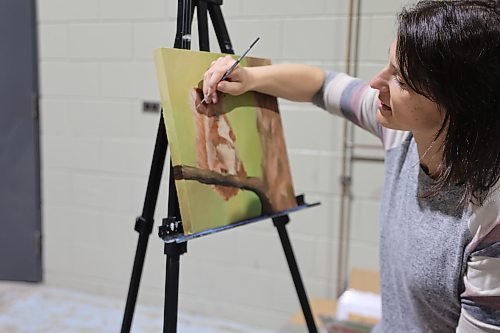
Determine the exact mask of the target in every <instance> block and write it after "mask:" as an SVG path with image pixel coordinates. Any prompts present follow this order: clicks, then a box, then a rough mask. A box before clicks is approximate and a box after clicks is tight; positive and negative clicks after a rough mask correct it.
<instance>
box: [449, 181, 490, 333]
mask: <svg viewBox="0 0 500 333" xmlns="http://www.w3.org/2000/svg"><path fill="white" fill-rule="evenodd" d="M469 230H470V231H471V233H472V235H474V236H473V239H472V241H471V242H470V243H469V245H468V246H467V249H466V252H467V253H470V255H469V258H468V261H467V269H466V273H465V276H464V285H465V291H464V292H463V293H462V295H461V302H462V315H461V319H460V320H461V322H462V323H461V324H459V327H458V328H457V331H458V332H461V330H460V329H461V325H464V327H468V326H470V325H474V327H475V328H477V329H478V332H490V331H491V332H500V183H498V184H497V186H496V187H495V190H494V191H492V193H491V195H490V196H489V197H488V199H487V200H486V201H485V203H484V204H483V205H482V206H481V207H477V208H473V215H472V217H471V219H470V221H469ZM462 331H464V332H465V330H462Z"/></svg>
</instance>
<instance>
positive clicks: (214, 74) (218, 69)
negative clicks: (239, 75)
mask: <svg viewBox="0 0 500 333" xmlns="http://www.w3.org/2000/svg"><path fill="white" fill-rule="evenodd" d="M234 62H235V60H234V59H233V58H232V57H231V56H225V57H221V58H219V59H217V60H215V61H213V62H212V63H211V66H210V68H209V69H208V70H207V71H206V72H205V75H204V76H203V95H204V98H205V103H217V90H218V84H219V82H220V80H221V79H222V77H223V76H224V74H225V73H226V71H227V70H228V69H229V68H230V67H231V66H232V65H233V64H234ZM236 70H237V69H235V71H236Z"/></svg>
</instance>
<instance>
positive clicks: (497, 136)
mask: <svg viewBox="0 0 500 333" xmlns="http://www.w3.org/2000/svg"><path fill="white" fill-rule="evenodd" d="M389 58H390V61H389V64H388V65H387V66H386V67H385V68H384V69H383V70H382V71H381V72H380V73H378V74H377V75H376V76H375V77H374V78H373V79H372V81H371V83H370V86H371V88H370V86H368V85H367V84H365V83H363V82H362V81H361V80H358V79H354V78H351V77H349V76H347V75H345V74H340V73H332V72H327V73H325V72H324V71H323V70H321V69H318V68H314V67H310V66H305V65H294V64H286V65H274V66H265V67H256V68H241V67H240V68H238V69H236V70H235V71H234V72H233V73H232V75H231V76H230V77H229V80H227V81H223V82H220V83H219V80H220V78H221V77H222V75H223V74H224V73H225V71H226V70H227V69H228V68H229V67H230V66H231V65H232V63H233V62H234V60H233V59H232V58H230V57H225V58H220V59H218V60H217V61H215V62H214V63H213V64H212V66H211V68H210V69H209V70H208V71H207V73H206V74H205V78H204V86H203V91H204V94H205V96H206V100H207V103H213V102H216V101H217V98H218V97H217V93H216V91H217V90H218V91H221V92H224V93H230V94H234V95H237V94H241V93H243V92H246V91H249V90H255V91H260V92H263V93H267V94H271V95H274V96H278V97H282V98H286V99H289V100H293V101H312V102H314V103H315V104H317V105H318V106H320V107H322V108H324V109H326V110H327V111H329V112H332V113H335V114H337V115H340V116H343V117H345V118H347V119H349V120H351V121H352V122H354V123H355V124H356V125H358V126H360V127H362V128H364V129H366V130H368V131H370V132H371V133H373V134H375V135H377V136H378V137H379V138H380V139H381V140H382V142H383V145H384V148H385V151H386V155H385V163H386V172H385V186H384V193H383V199H382V208H381V241H380V244H381V253H380V258H381V268H380V273H381V281H382V320H381V322H380V323H379V324H378V325H377V327H376V329H375V331H376V332H452V331H454V330H456V331H457V332H500V182H499V178H500V4H499V1H492V0H490V1H487V0H483V1H479V0H477V1H421V2H419V3H418V4H417V5H416V6H415V7H413V8H411V9H408V10H403V12H402V13H401V14H400V15H399V27H398V31H397V37H396V39H395V41H394V42H393V43H392V45H391V47H390V57H389Z"/></svg>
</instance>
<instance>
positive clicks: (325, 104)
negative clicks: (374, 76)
mask: <svg viewBox="0 0 500 333" xmlns="http://www.w3.org/2000/svg"><path fill="white" fill-rule="evenodd" d="M313 103H314V104H316V105H317V106H319V107H321V108H323V109H325V110H326V111H328V112H330V113H331V114H334V115H337V116H341V117H343V118H345V119H347V120H349V121H351V122H352V123H354V124H355V125H357V126H359V127H360V128H362V129H364V130H367V131H368V132H370V133H372V134H373V135H375V136H377V137H378V138H380V139H381V140H382V143H383V145H384V148H385V149H386V150H387V149H390V148H393V147H395V146H397V145H399V144H400V143H401V142H403V140H404V138H405V137H406V135H407V134H408V132H404V131H396V130H392V129H387V128H383V127H382V126H381V125H380V124H379V123H378V122H377V119H376V115H377V109H378V106H379V101H378V91H377V90H375V89H372V88H371V87H370V86H369V85H368V84H367V83H366V82H364V81H362V80H360V79H357V78H354V77H351V76H349V75H347V74H344V73H336V72H327V73H326V76H325V82H324V83H323V86H322V88H321V90H320V91H318V93H317V94H316V95H315V96H314V98H313Z"/></svg>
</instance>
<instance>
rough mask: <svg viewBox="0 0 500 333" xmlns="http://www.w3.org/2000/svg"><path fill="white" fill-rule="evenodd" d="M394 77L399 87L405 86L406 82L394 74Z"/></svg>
mask: <svg viewBox="0 0 500 333" xmlns="http://www.w3.org/2000/svg"><path fill="white" fill-rule="evenodd" d="M394 79H395V80H396V82H397V83H398V85H399V86H400V87H401V88H404V87H406V83H404V81H403V80H402V79H401V78H400V77H399V76H397V75H394Z"/></svg>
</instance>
